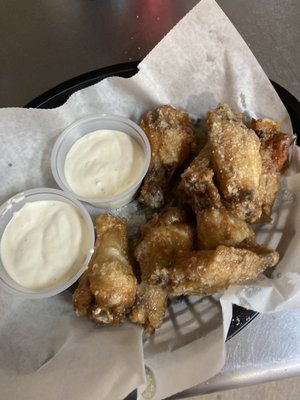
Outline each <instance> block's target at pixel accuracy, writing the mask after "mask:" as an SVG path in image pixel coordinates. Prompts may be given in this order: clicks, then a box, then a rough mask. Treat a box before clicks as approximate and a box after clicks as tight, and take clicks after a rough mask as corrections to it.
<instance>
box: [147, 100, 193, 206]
mask: <svg viewBox="0 0 300 400" xmlns="http://www.w3.org/2000/svg"><path fill="white" fill-rule="evenodd" d="M141 128H142V129H143V130H144V132H145V133H146V135H147V137H148V139H149V141H150V145H151V161H150V167H149V171H148V173H147V175H146V177H145V179H144V182H143V185H142V188H141V194H140V197H139V201H140V202H141V203H144V204H145V205H147V206H148V207H150V208H153V209H157V208H161V207H162V206H163V205H164V203H165V196H166V194H167V192H168V190H169V184H170V181H171V178H172V176H173V174H174V172H175V171H176V170H177V169H178V168H179V167H180V166H181V165H182V164H183V163H184V162H185V161H186V160H187V159H188V158H189V157H190V155H191V154H192V153H193V151H194V150H195V147H196V136H195V133H194V131H193V129H192V126H191V123H190V121H189V117H188V114H187V113H184V112H182V111H181V110H178V109H175V108H173V107H171V106H169V105H163V106H161V107H158V108H157V109H156V110H154V111H150V112H148V113H147V115H146V116H145V118H144V119H143V120H142V122H141Z"/></svg>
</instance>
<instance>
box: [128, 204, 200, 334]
mask: <svg viewBox="0 0 300 400" xmlns="http://www.w3.org/2000/svg"><path fill="white" fill-rule="evenodd" d="M141 231H142V237H141V241H140V242H139V244H138V245H137V247H136V249H135V257H136V259H137V261H138V263H139V265H140V270H141V277H142V282H141V285H140V286H139V289H138V296H137V300H136V303H135V305H134V306H133V308H132V311H131V314H130V319H131V321H132V322H135V323H138V324H142V325H143V326H144V327H145V328H146V329H147V330H148V331H153V330H154V329H157V328H158V327H159V326H160V325H161V324H162V321H163V316H164V314H165V308H166V297H167V295H166V292H165V290H164V289H163V288H162V287H159V286H158V285H157V284H159V282H155V281H153V279H152V277H153V275H155V272H156V271H160V270H161V269H163V268H164V267H166V266H168V265H170V264H171V263H172V262H173V261H174V259H176V257H177V254H178V252H179V251H181V250H186V251H188V250H191V249H192V246H193V236H194V232H193V229H192V228H191V227H190V226H189V225H188V224H187V223H186V220H185V214H184V212H183V211H182V210H179V209H178V208H175V207H171V208H168V209H166V210H164V211H162V212H161V213H160V214H154V215H153V217H152V218H151V220H150V221H149V222H148V223H147V224H145V225H144V226H143V227H142V228H141Z"/></svg>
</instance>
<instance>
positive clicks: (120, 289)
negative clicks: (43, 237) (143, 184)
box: [73, 214, 137, 324]
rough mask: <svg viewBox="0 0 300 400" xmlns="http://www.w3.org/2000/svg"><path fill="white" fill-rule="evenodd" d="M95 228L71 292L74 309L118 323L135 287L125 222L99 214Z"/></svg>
mask: <svg viewBox="0 0 300 400" xmlns="http://www.w3.org/2000/svg"><path fill="white" fill-rule="evenodd" d="M95 227H96V232H97V239H96V244H95V249H94V254H93V257H92V259H91V261H90V263H89V266H88V269H87V271H86V272H85V273H84V274H83V276H82V277H81V278H80V280H79V284H78V288H77V289H76V290H75V292H74V294H73V303H74V307H75V311H76V313H77V314H78V315H81V316H86V317H88V318H89V319H90V320H92V321H94V322H96V323H114V324H120V323H122V322H123V320H124V317H125V313H126V311H127V309H128V308H129V307H131V306H132V305H133V303H134V300H135V296H136V290H137V281H136V278H135V276H134V274H133V271H132V267H131V265H130V263H129V260H128V242H127V221H126V219H125V218H118V217H115V216H113V215H109V214H105V215H99V216H98V217H96V220H95Z"/></svg>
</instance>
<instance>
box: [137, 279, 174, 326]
mask: <svg viewBox="0 0 300 400" xmlns="http://www.w3.org/2000/svg"><path fill="white" fill-rule="evenodd" d="M166 306H167V292H166V290H165V289H164V288H162V287H160V286H158V285H152V284H147V283H145V282H142V283H141V284H140V285H139V287H138V291H137V297H136V301H135V304H134V307H133V308H132V311H131V314H130V320H131V322H133V323H135V324H139V325H143V326H144V327H145V330H146V331H147V332H149V333H152V332H153V331H154V330H155V329H158V328H159V327H160V326H161V325H162V323H163V319H164V316H165V310H166Z"/></svg>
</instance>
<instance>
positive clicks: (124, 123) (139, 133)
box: [51, 115, 151, 208]
mask: <svg viewBox="0 0 300 400" xmlns="http://www.w3.org/2000/svg"><path fill="white" fill-rule="evenodd" d="M101 129H107V130H115V131H121V132H124V133H126V134H127V135H130V136H131V137H133V138H134V139H135V140H136V141H137V142H138V143H139V144H140V146H141V148H142V149H143V151H144V153H145V164H144V168H143V170H142V171H141V173H140V175H139V176H138V178H137V180H136V181H135V182H134V183H133V184H132V185H131V186H129V187H128V188H127V189H126V190H124V191H123V192H121V193H118V194H116V195H114V196H111V197H101V198H88V197H83V196H80V195H78V194H76V193H75V192H74V191H73V190H72V189H71V188H70V186H69V185H68V182H67V180H66V178H65V174H64V166H65V159H66V156H67V154H68V152H69V150H70V149H71V147H72V146H73V144H74V143H75V142H76V141H77V140H78V139H80V138H82V137H83V136H84V135H87V134H88V133H91V132H94V131H97V130H101ZM150 158H151V148H150V143H149V140H148V138H147V136H146V135H145V133H144V132H143V130H142V129H141V128H140V127H139V126H138V125H137V124H136V123H135V122H133V121H131V120H130V119H128V118H124V117H120V116H114V115H92V116H87V117H85V118H82V119H80V120H78V121H76V122H74V123H73V124H71V125H70V126H69V127H67V128H66V129H65V130H64V131H63V132H62V133H61V135H60V136H59V137H58V139H57V141H56V142H55V145H54V147H53V150H52V154H51V170H52V174H53V177H54V179H55V181H56V183H57V184H58V186H59V187H60V188H61V189H62V190H64V191H66V192H69V193H71V194H72V195H73V196H75V197H76V198H77V199H78V200H80V201H85V202H87V203H90V204H92V205H93V206H95V207H99V208H118V207H122V206H124V205H125V204H128V203H130V202H131V201H132V200H133V199H134V197H135V195H136V193H137V191H138V189H139V187H140V185H141V183H142V180H143V179H144V177H145V175H146V173H147V171H148V168H149V164H150Z"/></svg>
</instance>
